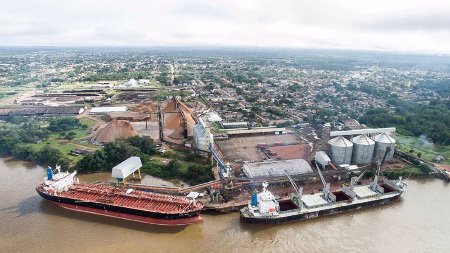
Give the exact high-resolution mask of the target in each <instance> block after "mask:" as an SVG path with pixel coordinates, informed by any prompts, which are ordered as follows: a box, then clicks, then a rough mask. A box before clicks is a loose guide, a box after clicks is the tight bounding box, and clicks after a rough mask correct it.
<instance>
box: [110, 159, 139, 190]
mask: <svg viewBox="0 0 450 253" xmlns="http://www.w3.org/2000/svg"><path fill="white" fill-rule="evenodd" d="M141 167H142V162H141V158H139V157H137V156H132V157H130V158H128V159H127V160H125V161H123V162H121V163H119V164H118V165H116V166H115V167H114V168H113V169H112V173H111V176H112V177H113V178H115V179H117V181H118V182H119V183H121V182H123V183H124V184H125V182H126V181H125V180H126V178H127V177H128V176H130V175H131V174H134V172H136V171H137V172H138V173H139V178H141V171H140V170H139V169H140V168H141Z"/></svg>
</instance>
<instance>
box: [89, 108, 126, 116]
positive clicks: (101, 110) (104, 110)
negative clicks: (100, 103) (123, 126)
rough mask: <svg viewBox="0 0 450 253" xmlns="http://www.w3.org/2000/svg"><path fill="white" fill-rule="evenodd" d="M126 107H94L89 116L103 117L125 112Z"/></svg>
mask: <svg viewBox="0 0 450 253" xmlns="http://www.w3.org/2000/svg"><path fill="white" fill-rule="evenodd" d="M126 111H127V107H126V106H114V107H106V106H105V107H94V108H92V109H91V111H90V112H89V114H91V115H105V114H108V113H110V112H126Z"/></svg>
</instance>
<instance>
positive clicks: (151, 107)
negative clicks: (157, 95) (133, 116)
mask: <svg viewBox="0 0 450 253" xmlns="http://www.w3.org/2000/svg"><path fill="white" fill-rule="evenodd" d="M132 111H133V112H137V113H139V114H145V115H148V116H150V120H157V119H158V116H157V115H156V113H157V112H158V105H157V104H156V103H155V102H151V101H147V102H142V103H140V104H138V105H137V106H135V107H134V108H133V109H132Z"/></svg>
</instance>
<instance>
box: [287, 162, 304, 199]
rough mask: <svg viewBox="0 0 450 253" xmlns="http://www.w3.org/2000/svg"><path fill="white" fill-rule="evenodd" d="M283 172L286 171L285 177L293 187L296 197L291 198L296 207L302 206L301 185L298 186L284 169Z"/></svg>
mask: <svg viewBox="0 0 450 253" xmlns="http://www.w3.org/2000/svg"><path fill="white" fill-rule="evenodd" d="M284 173H286V176H287V178H288V179H289V182H291V185H292V188H294V190H295V193H296V195H295V196H296V198H293V200H294V201H295V202H296V204H297V206H298V207H302V203H303V202H302V195H303V187H300V188H298V186H297V184H296V183H295V182H294V180H293V179H292V178H291V176H290V175H289V173H288V172H287V171H286V170H284Z"/></svg>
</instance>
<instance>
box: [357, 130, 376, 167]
mask: <svg viewBox="0 0 450 253" xmlns="http://www.w3.org/2000/svg"><path fill="white" fill-rule="evenodd" d="M352 142H353V154H352V162H353V163H356V164H369V163H371V162H372V158H373V151H374V150H375V142H374V141H373V140H372V139H370V138H369V137H368V136H367V135H365V134H362V135H358V136H355V137H353V138H352Z"/></svg>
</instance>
